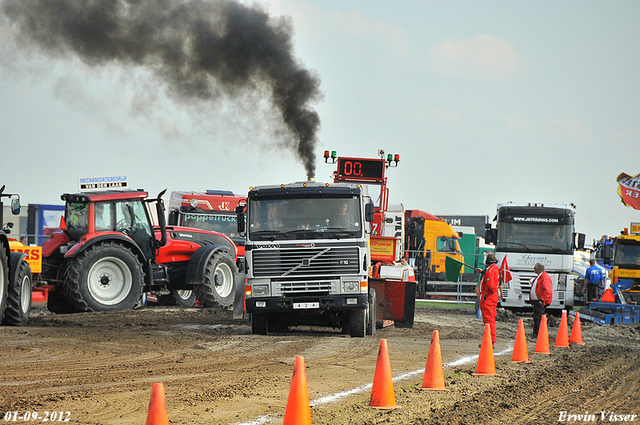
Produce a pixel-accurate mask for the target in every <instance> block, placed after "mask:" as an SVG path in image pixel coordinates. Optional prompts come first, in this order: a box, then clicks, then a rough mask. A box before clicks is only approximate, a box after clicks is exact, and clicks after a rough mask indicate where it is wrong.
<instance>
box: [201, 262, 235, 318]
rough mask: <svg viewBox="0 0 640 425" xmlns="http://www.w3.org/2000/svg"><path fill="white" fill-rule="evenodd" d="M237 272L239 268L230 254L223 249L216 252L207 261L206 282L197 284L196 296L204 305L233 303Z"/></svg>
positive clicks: (229, 304) (227, 305)
mask: <svg viewBox="0 0 640 425" xmlns="http://www.w3.org/2000/svg"><path fill="white" fill-rule="evenodd" d="M237 273H238V269H237V268H236V265H235V263H234V262H233V259H232V258H231V257H229V255H227V254H226V253H224V252H222V251H218V252H216V253H214V254H213V255H212V256H211V258H210V259H209V261H208V262H207V266H206V270H205V274H204V283H203V284H201V285H197V286H196V289H195V291H196V297H197V298H198V300H200V302H201V303H203V304H204V305H219V306H221V307H229V306H231V305H233V299H234V297H235V295H236V293H235V276H236V274H237Z"/></svg>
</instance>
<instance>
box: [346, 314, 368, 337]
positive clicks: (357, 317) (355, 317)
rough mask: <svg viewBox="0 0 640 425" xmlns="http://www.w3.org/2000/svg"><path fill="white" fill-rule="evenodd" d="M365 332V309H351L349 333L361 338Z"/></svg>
mask: <svg viewBox="0 0 640 425" xmlns="http://www.w3.org/2000/svg"><path fill="white" fill-rule="evenodd" d="M366 333H367V310H353V311H352V312H351V314H350V315H349V335H351V337H352V338H362V337H364V336H365V335H366Z"/></svg>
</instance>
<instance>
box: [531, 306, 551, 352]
mask: <svg viewBox="0 0 640 425" xmlns="http://www.w3.org/2000/svg"><path fill="white" fill-rule="evenodd" d="M533 352H534V353H538V354H551V351H549V329H548V328H547V315H546V314H543V315H542V319H541V320H540V329H538V339H536V348H535V349H534V350H533Z"/></svg>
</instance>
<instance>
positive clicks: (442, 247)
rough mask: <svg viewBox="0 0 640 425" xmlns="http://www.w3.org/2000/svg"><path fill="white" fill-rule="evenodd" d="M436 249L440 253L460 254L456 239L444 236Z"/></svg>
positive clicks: (440, 238) (439, 240) (439, 239)
mask: <svg viewBox="0 0 640 425" xmlns="http://www.w3.org/2000/svg"><path fill="white" fill-rule="evenodd" d="M436 249H437V250H438V251H439V252H458V245H457V244H456V240H455V239H454V238H447V237H446V236H442V237H439V238H438V242H437V244H436Z"/></svg>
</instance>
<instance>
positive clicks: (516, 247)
mask: <svg viewBox="0 0 640 425" xmlns="http://www.w3.org/2000/svg"><path fill="white" fill-rule="evenodd" d="M497 229H498V241H497V243H496V250H497V251H507V252H536V253H554V254H571V253H572V248H573V246H572V245H573V243H572V239H573V225H572V224H541V223H509V222H506V223H505V222H501V223H498V225H497Z"/></svg>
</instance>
